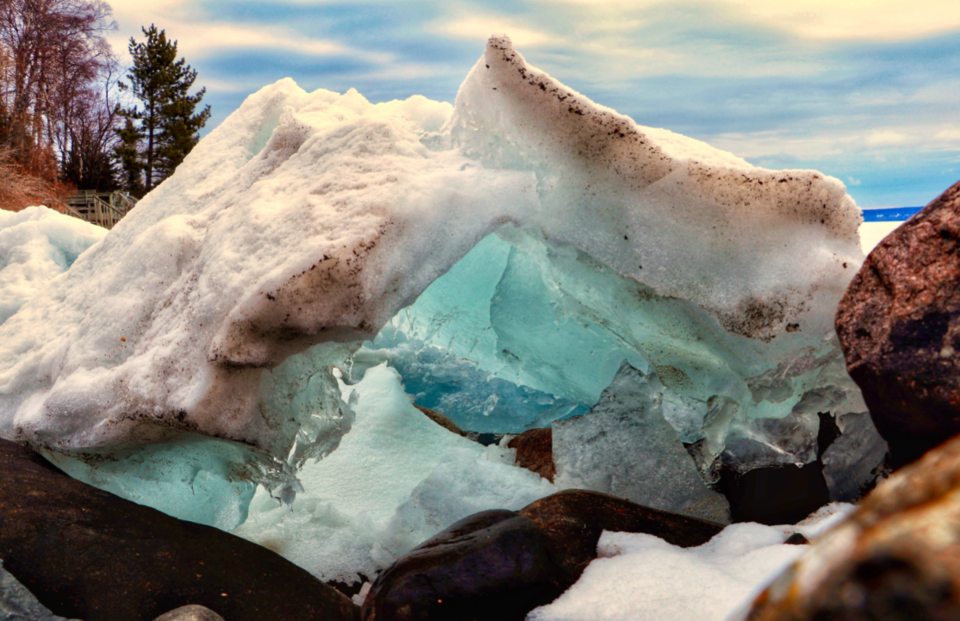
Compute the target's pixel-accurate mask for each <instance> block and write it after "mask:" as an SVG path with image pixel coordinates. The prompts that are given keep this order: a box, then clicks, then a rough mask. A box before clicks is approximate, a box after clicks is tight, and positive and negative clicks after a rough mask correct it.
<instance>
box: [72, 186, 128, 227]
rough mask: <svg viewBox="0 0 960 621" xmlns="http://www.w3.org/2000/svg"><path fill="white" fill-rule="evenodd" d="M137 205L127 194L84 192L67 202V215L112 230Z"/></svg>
mask: <svg viewBox="0 0 960 621" xmlns="http://www.w3.org/2000/svg"><path fill="white" fill-rule="evenodd" d="M136 204H137V199H135V198H134V197H132V196H130V195H129V194H127V193H125V192H96V191H94V190H82V191H80V192H79V193H77V194H74V195H73V196H71V197H70V198H69V199H68V200H67V202H66V208H67V213H69V214H70V215H71V216H75V217H77V218H80V219H81V220H86V221H87V222H90V223H92V224H97V225H99V226H102V227H104V228H107V229H112V228H113V227H114V225H116V224H117V222H119V221H120V219H121V218H123V217H124V216H125V215H127V213H128V212H129V211H130V210H131V209H133V208H134V206H136Z"/></svg>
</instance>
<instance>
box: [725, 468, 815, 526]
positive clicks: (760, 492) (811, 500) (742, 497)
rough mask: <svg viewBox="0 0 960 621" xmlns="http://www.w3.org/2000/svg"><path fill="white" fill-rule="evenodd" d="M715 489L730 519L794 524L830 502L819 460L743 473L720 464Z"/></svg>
mask: <svg viewBox="0 0 960 621" xmlns="http://www.w3.org/2000/svg"><path fill="white" fill-rule="evenodd" d="M717 489H719V490H720V491H721V492H722V493H723V494H724V495H725V496H726V497H727V500H729V501H730V514H731V516H732V518H733V521H734V522H759V523H760V524H771V525H772V524H796V523H797V522H799V521H800V520H802V519H803V518H805V517H807V516H808V515H810V514H811V513H813V512H814V511H816V510H817V509H819V508H820V507H822V506H823V505H825V504H827V503H829V502H830V490H829V489H828V488H827V482H826V479H824V476H823V470H822V466H821V464H820V463H819V462H812V463H809V464H805V465H803V466H802V467H797V466H793V465H786V466H770V467H765V468H756V469H754V470H750V471H748V472H745V473H742V474H741V473H738V472H737V471H736V470H733V469H730V468H727V467H726V466H722V467H721V468H720V482H719V484H718V485H717Z"/></svg>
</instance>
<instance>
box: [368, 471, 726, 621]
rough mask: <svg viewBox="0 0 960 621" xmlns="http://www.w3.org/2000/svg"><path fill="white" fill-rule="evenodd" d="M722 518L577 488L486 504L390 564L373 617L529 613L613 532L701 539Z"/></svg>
mask: <svg viewBox="0 0 960 621" xmlns="http://www.w3.org/2000/svg"><path fill="white" fill-rule="evenodd" d="M722 529H723V526H722V525H720V524H714V523H712V522H705V521H703V520H698V519H696V518H690V517H686V516H683V515H676V514H673V513H667V512H665V511H658V510H656V509H649V508H646V507H641V506H639V505H636V504H634V503H632V502H630V501H628V500H623V499H622V498H616V497H613V496H608V495H606V494H601V493H598V492H590V491H585V490H567V491H564V492H560V493H557V494H554V495H552V496H548V497H547V498H543V499H541V500H538V501H536V502H534V503H531V504H530V505H528V506H527V507H525V508H524V509H522V510H521V511H519V512H515V511H505V510H497V511H484V512H482V513H477V514H475V515H473V516H470V517H468V518H466V519H464V520H461V521H460V522H457V523H456V524H454V525H453V526H451V527H450V528H448V529H447V530H445V531H444V532H442V533H440V534H439V535H437V536H436V537H434V538H432V539H430V540H429V541H427V542H425V543H424V544H423V545H421V546H419V547H417V548H416V549H414V550H413V551H412V552H411V553H410V554H409V555H407V556H405V557H403V558H402V559H400V560H399V561H397V562H396V563H395V564H394V565H392V566H391V567H389V568H387V569H386V570H385V571H384V572H383V573H382V574H380V576H379V577H378V578H377V580H376V581H375V582H374V584H373V587H372V588H371V590H370V594H369V595H368V596H367V599H366V600H365V601H364V604H363V618H364V620H365V621H373V620H376V621H384V620H386V619H390V620H391V621H392V620H394V619H398V620H411V619H430V620H446V619H449V620H451V621H452V620H460V621H462V620H464V619H469V620H472V621H481V620H487V619H489V620H490V621H494V620H496V621H503V620H510V619H516V620H517V621H520V620H522V619H524V618H525V617H526V614H527V613H528V612H529V611H530V610H532V609H534V608H536V607H537V606H541V605H543V604H546V603H549V602H550V601H552V600H553V599H555V598H556V597H557V596H559V595H560V594H561V593H562V592H563V591H565V590H567V589H568V588H569V587H570V586H571V585H572V584H573V583H574V582H576V581H577V579H578V578H579V577H580V574H581V573H582V572H583V570H584V568H585V567H586V566H587V564H588V563H589V562H590V561H591V560H593V559H595V558H596V557H597V542H598V540H599V539H600V534H601V533H602V532H603V531H604V530H612V531H625V532H636V533H647V534H651V535H655V536H657V537H662V538H663V539H665V540H667V541H668V542H670V543H672V544H674V545H680V546H684V547H689V546H696V545H701V544H703V543H706V542H707V541H709V540H710V539H711V538H712V537H713V536H714V535H716V534H717V533H719V532H720V531H721V530H722Z"/></svg>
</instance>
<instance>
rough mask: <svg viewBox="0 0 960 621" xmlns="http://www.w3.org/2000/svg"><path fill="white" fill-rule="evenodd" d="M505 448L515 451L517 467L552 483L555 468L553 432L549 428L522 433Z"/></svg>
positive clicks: (555, 471)
mask: <svg viewBox="0 0 960 621" xmlns="http://www.w3.org/2000/svg"><path fill="white" fill-rule="evenodd" d="M507 447H508V448H512V449H516V451H517V465H518V466H520V467H521V468H526V469H527V470H530V471H532V472H536V473H537V474H539V475H540V476H542V477H543V478H545V479H547V480H548V481H550V482H553V478H554V477H555V476H557V466H556V464H554V462H553V430H552V429H551V428H550V427H547V428H546V429H530V430H528V431H524V432H523V433H521V434H520V435H518V436H517V437H515V438H513V439H512V440H510V442H508V443H507Z"/></svg>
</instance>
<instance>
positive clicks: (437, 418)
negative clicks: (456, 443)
mask: <svg viewBox="0 0 960 621" xmlns="http://www.w3.org/2000/svg"><path fill="white" fill-rule="evenodd" d="M413 407H415V408H417V409H418V410H420V411H421V412H423V413H424V415H426V417H427V418H429V419H430V420H432V421H433V422H435V423H436V424H438V425H440V426H441V427H443V428H444V429H446V430H447V431H450V432H453V433H455V434H457V435H458V436H466V435H467V434H466V433H465V432H464V431H463V429H460V427H458V426H457V424H456V423H455V422H453V421H452V420H450V418H449V417H447V416H446V415H444V414H441V413H440V412H438V411H436V410H431V409H430V408H425V407H423V406H420V405H414V406H413Z"/></svg>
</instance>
